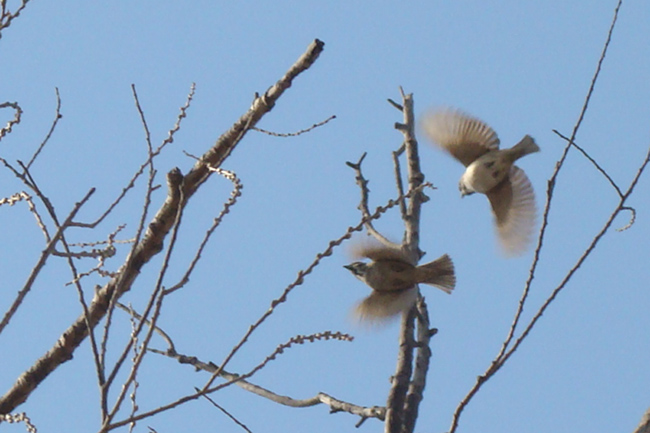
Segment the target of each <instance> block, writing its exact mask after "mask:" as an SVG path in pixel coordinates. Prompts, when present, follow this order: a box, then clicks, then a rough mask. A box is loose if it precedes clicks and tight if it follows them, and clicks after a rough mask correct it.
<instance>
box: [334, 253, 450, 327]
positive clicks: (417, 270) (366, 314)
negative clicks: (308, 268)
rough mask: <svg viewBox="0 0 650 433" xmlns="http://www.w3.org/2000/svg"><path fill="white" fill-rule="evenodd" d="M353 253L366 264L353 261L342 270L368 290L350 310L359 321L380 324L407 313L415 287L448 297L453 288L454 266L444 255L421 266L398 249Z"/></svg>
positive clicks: (412, 302)
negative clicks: (422, 286)
mask: <svg viewBox="0 0 650 433" xmlns="http://www.w3.org/2000/svg"><path fill="white" fill-rule="evenodd" d="M356 253H357V255H358V256H360V257H366V258H368V259H370V262H368V263H366V262H361V261H357V262H353V263H350V264H349V265H345V266H344V268H346V269H348V270H349V271H350V272H352V274H353V275H354V276H355V277H357V278H358V279H359V280H361V281H363V282H364V283H366V284H367V285H368V286H370V288H371V289H372V293H371V294H370V295H369V296H368V297H366V298H365V299H363V300H362V301H361V302H360V303H359V304H358V305H357V307H356V309H355V311H354V313H355V315H356V316H357V318H358V319H359V320H360V321H365V322H377V321H383V320H386V319H390V318H391V317H393V316H395V315H397V314H399V313H401V312H406V311H408V310H409V309H410V308H411V307H412V306H413V305H414V304H415V301H416V300H417V295H418V286H417V285H418V284H420V283H422V284H429V285H432V286H435V287H437V288H439V289H440V290H442V291H444V292H445V293H448V294H451V292H452V290H454V287H455V286H456V274H455V271H454V264H453V262H452V260H451V258H450V257H449V256H448V255H447V254H444V255H442V256H441V257H439V258H438V259H436V260H434V261H432V262H430V263H427V264H425V265H421V266H415V265H413V264H412V262H411V261H410V260H409V258H408V256H407V254H406V253H405V252H404V251H403V250H401V249H398V248H392V247H386V246H383V245H366V246H363V247H360V248H358V249H357V251H356Z"/></svg>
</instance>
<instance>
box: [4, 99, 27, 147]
mask: <svg viewBox="0 0 650 433" xmlns="http://www.w3.org/2000/svg"><path fill="white" fill-rule="evenodd" d="M7 107H10V108H13V109H14V118H13V119H12V120H10V121H8V122H7V126H5V127H4V128H0V140H2V139H3V138H4V136H5V135H7V134H9V133H10V132H11V130H12V128H13V127H14V125H18V124H19V123H20V118H21V116H22V114H23V109H22V108H20V105H18V103H17V102H3V103H2V104H0V109H2V108H7Z"/></svg>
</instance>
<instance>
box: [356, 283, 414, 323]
mask: <svg viewBox="0 0 650 433" xmlns="http://www.w3.org/2000/svg"><path fill="white" fill-rule="evenodd" d="M417 297H418V291H417V288H416V287H415V286H414V287H411V288H410V289H406V290H399V291H394V292H377V291H375V290H373V291H372V293H371V294H370V296H368V297H367V298H365V299H364V300H363V301H361V302H359V304H358V305H357V307H356V309H355V310H354V315H355V316H356V317H357V318H358V319H359V321H362V322H366V323H373V322H374V323H378V322H383V321H386V320H388V319H390V318H392V317H393V316H396V315H397V314H399V313H401V312H405V311H408V310H409V309H410V308H411V307H412V306H413V304H415V301H416V300H417Z"/></svg>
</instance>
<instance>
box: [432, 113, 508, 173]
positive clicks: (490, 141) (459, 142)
mask: <svg viewBox="0 0 650 433" xmlns="http://www.w3.org/2000/svg"><path fill="white" fill-rule="evenodd" d="M421 125H422V129H423V130H424V132H425V134H426V135H427V137H429V139H430V140H431V141H433V142H434V143H435V144H436V145H438V146H440V147H441V148H443V149H444V150H446V151H447V152H449V153H451V154H452V156H453V157H454V158H456V159H457V160H459V161H460V162H462V163H463V165H465V166H466V167H467V166H468V165H470V164H471V163H472V162H474V161H475V160H476V159H477V158H478V157H480V156H481V155H483V154H485V153H486V152H488V151H490V150H495V149H498V148H499V137H498V136H497V133H496V132H494V130H493V129H492V128H490V127H489V126H488V125H487V124H486V123H484V122H482V121H481V120H479V119H476V118H474V117H472V116H470V115H468V114H465V113H463V112H462V111H458V110H452V109H444V110H440V111H435V112H429V113H427V114H425V115H424V116H423V117H422V121H421Z"/></svg>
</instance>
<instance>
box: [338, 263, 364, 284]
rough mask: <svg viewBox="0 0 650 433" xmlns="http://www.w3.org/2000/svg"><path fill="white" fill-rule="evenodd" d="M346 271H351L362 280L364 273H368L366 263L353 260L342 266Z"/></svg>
mask: <svg viewBox="0 0 650 433" xmlns="http://www.w3.org/2000/svg"><path fill="white" fill-rule="evenodd" d="M343 267H344V268H345V269H347V270H348V271H350V272H352V273H353V274H354V276H355V277H357V278H358V279H360V280H361V281H363V279H364V277H365V275H366V273H368V264H367V263H363V262H354V263H350V264H349V265H345V266H343Z"/></svg>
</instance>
